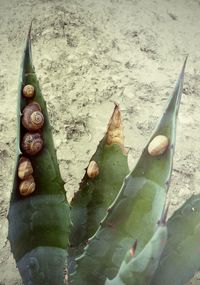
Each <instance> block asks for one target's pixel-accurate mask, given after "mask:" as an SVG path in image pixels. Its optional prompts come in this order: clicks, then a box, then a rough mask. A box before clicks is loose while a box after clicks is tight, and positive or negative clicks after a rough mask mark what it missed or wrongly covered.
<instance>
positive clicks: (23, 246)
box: [8, 28, 70, 285]
mask: <svg viewBox="0 0 200 285" xmlns="http://www.w3.org/2000/svg"><path fill="white" fill-rule="evenodd" d="M30 33H31V28H30V31H29V34H28V38H27V43H26V47H25V51H24V56H23V60H22V65H21V72H20V78H19V92H18V99H17V101H18V105H17V126H18V128H17V149H16V162H15V169H14V179H13V189H12V193H11V200H10V208H9V213H8V221H9V232H8V239H9V241H10V244H11V250H12V253H13V255H14V258H15V260H16V262H17V265H18V268H19V270H20V273H21V275H22V278H23V281H24V284H37V285H39V284H49V283H48V282H55V283H57V282H58V280H61V279H62V282H63V279H64V278H63V270H64V264H65V263H66V257H67V247H68V237H69V225H70V219H69V205H68V203H67V200H66V195H65V190H64V182H63V180H62V178H61V176H60V171H59V166H58V163H57V158H56V151H55V148H54V144H53V138H52V133H51V126H50V122H49V119H48V113H47V108H46V103H45V101H44V99H43V97H42V94H41V90H40V87H39V83H38V80H37V77H36V74H35V69H34V67H33V64H32V54H31V38H30V37H31V36H30ZM27 84H31V85H33V86H34V88H35V96H34V98H33V99H26V98H25V97H23V95H22V89H23V87H24V86H25V85H27ZM32 101H36V102H37V103H39V104H40V106H41V109H42V113H43V116H44V119H45V123H44V126H43V128H42V130H41V133H42V137H43V141H44V147H43V149H42V151H41V152H40V153H38V154H37V155H35V156H30V157H28V155H27V154H24V153H22V151H21V139H22V137H23V135H24V134H25V133H26V132H27V130H26V129H25V128H24V127H23V125H22V124H21V116H22V111H23V108H24V107H25V106H26V105H27V104H28V103H30V102H32ZM22 155H23V156H25V157H28V158H29V159H30V160H31V163H32V167H33V177H34V180H35V183H36V190H35V192H33V193H32V194H31V195H29V196H21V195H20V193H19V184H20V179H19V177H18V165H19V159H20V157H21V156H22ZM37 248H39V250H37ZM52 251H54V252H55V256H56V255H57V254H58V255H59V256H60V261H62V262H61V263H59V262H57V263H56V258H55V259H54V272H55V278H54V279H53V280H54V281H52V280H51V281H50V280H49V276H48V275H49V268H50V267H52V264H50V263H51V262H52V261H50V260H48V256H49V257H50V256H52ZM43 255H45V256H46V257H45V258H43V257H42V256H43ZM33 259H34V262H33ZM42 259H43V262H41V260H42ZM44 260H45V261H44ZM44 262H46V263H45V264H46V267H45V265H44V264H43V265H42V263H44ZM31 264H33V267H34V266H36V267H37V270H35V269H34V268H35V267H34V268H33V270H32V271H31V269H30V270H29V266H30V267H31V266H32V265H31ZM34 264H35V265H34ZM58 264H59V266H60V268H59V267H58ZM61 264H62V266H61ZM48 267H49V268H48ZM38 272H40V273H41V276H40V277H41V278H39V277H37V275H38V274H39V273H38ZM61 273H62V276H61V275H60V274H61ZM58 275H59V277H58ZM37 278H39V279H37ZM29 282H33V283H29ZM45 282H46V283H45ZM59 284H62V283H61V282H60V283H59Z"/></svg>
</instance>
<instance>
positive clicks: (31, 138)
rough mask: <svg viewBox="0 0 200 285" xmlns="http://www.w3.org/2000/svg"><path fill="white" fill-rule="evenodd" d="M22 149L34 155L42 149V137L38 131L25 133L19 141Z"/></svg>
mask: <svg viewBox="0 0 200 285" xmlns="http://www.w3.org/2000/svg"><path fill="white" fill-rule="evenodd" d="M21 147H22V150H23V151H24V152H25V153H27V154H29V155H36V154H37V153H39V152H40V151H41V150H42V147H43V139H42V136H41V134H40V133H39V132H37V133H26V134H25V135H24V136H23V138H22V142H21Z"/></svg>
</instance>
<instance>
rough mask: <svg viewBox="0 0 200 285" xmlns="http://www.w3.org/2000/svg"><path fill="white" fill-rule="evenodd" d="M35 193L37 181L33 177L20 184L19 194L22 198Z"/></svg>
mask: <svg viewBox="0 0 200 285" xmlns="http://www.w3.org/2000/svg"><path fill="white" fill-rule="evenodd" d="M34 191H35V181H34V178H33V176H32V175H30V176H28V177H27V178H26V179H25V180H22V181H21V183H20V184H19V192H20V194H21V195H22V196H28V195H30V194H31V193H33V192H34Z"/></svg>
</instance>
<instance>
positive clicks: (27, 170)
mask: <svg viewBox="0 0 200 285" xmlns="http://www.w3.org/2000/svg"><path fill="white" fill-rule="evenodd" d="M32 173H33V167H32V164H31V162H30V160H29V159H28V158H26V157H24V156H22V157H21V158H20V161H19V166H18V177H19V178H20V179H22V180H24V179H25V178H27V177H28V176H30V175H31V174H32Z"/></svg>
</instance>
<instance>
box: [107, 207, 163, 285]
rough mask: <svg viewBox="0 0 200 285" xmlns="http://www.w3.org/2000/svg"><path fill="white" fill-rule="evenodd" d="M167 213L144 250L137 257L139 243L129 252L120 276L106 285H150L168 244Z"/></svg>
mask: <svg viewBox="0 0 200 285" xmlns="http://www.w3.org/2000/svg"><path fill="white" fill-rule="evenodd" d="M166 215H167V210H166V212H165V211H164V213H163V215H162V217H161V219H160V221H159V223H158V227H157V229H156V231H155V233H154V234H153V236H152V238H151V239H150V240H149V242H148V243H147V244H146V245H145V247H144V248H143V250H142V251H141V252H140V253H139V254H138V255H137V256H136V257H135V249H136V245H137V243H135V244H134V246H133V247H132V248H131V249H130V250H129V251H128V252H127V254H126V256H125V258H124V260H123V262H122V264H121V266H120V269H119V272H118V274H117V275H116V277H115V278H114V279H113V280H107V281H106V282H105V285H144V284H145V285H148V284H150V282H151V279H152V277H153V275H154V273H155V271H156V269H157V267H158V264H159V260H160V257H161V254H162V252H163V249H164V248H165V245H166V242H167V226H166Z"/></svg>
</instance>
